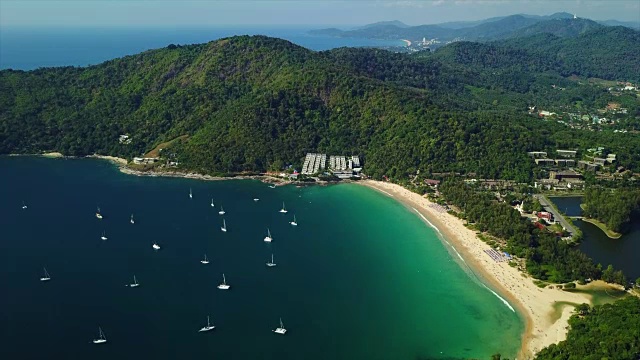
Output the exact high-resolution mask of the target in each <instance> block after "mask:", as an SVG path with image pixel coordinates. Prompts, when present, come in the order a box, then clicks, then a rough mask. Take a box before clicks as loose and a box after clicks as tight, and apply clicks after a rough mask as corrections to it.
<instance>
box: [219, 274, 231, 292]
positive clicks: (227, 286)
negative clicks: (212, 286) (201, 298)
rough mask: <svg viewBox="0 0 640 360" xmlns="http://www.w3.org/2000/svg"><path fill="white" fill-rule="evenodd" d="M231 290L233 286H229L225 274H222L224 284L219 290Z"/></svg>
mask: <svg viewBox="0 0 640 360" xmlns="http://www.w3.org/2000/svg"><path fill="white" fill-rule="evenodd" d="M230 288H231V285H227V279H226V278H225V277H224V274H222V284H220V285H218V289H220V290H229V289H230Z"/></svg>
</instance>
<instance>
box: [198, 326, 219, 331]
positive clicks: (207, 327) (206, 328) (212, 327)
mask: <svg viewBox="0 0 640 360" xmlns="http://www.w3.org/2000/svg"><path fill="white" fill-rule="evenodd" d="M215 328H216V327H215V326H205V327H203V328H202V329H200V330H198V332H205V331H211V330H213V329H215Z"/></svg>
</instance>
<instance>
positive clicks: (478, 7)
mask: <svg viewBox="0 0 640 360" xmlns="http://www.w3.org/2000/svg"><path fill="white" fill-rule="evenodd" d="M559 11H567V12H570V13H577V14H578V16H580V17H586V18H590V19H596V20H608V19H616V20H624V21H640V1H639V0H600V1H593V0H342V1H332V0H327V1H319V0H288V1H286V0H284V1H282V0H281V1H272V0H234V1H224V0H220V1H216V0H196V1H193V0H185V1H179V0H142V1H141V0H65V1H59V0H1V1H0V24H1V25H2V26H34V25H39V26H51V25H54V26H159V25H160V26H188V25H247V24H259V25H329V24H332V25H338V26H340V25H356V24H367V23H371V22H376V21H382V20H401V21H404V22H406V23H407V24H410V25H419V24H433V23H439V22H446V21H458V20H478V19H484V18H488V17H493V16H502V15H511V14H516V13H526V14H538V15H548V14H552V13H554V12H559Z"/></svg>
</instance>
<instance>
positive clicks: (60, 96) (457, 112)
mask: <svg viewBox="0 0 640 360" xmlns="http://www.w3.org/2000/svg"><path fill="white" fill-rule="evenodd" d="M482 46H485V45H482ZM491 49H496V48H495V46H493V45H492V46H491V47H489V48H477V45H475V44H472V43H459V44H454V45H452V46H451V49H450V50H447V51H449V52H454V53H460V52H461V51H463V50H464V54H465V55H464V56H465V59H468V60H464V61H462V62H460V61H461V60H460V59H459V58H458V57H454V58H453V59H449V58H448V57H447V56H445V55H446V53H447V51H444V52H443V55H439V56H428V55H427V56H424V55H422V54H418V55H415V56H411V55H406V54H404V55H403V54H394V53H391V52H387V51H383V50H376V49H336V50H333V51H328V52H321V53H316V52H312V51H309V50H307V49H304V48H302V47H299V46H295V45H293V44H291V43H289V42H287V41H283V40H279V39H273V38H267V37H263V36H253V37H248V36H243V37H234V38H228V39H222V40H218V41H215V42H211V43H208V44H201V45H189V46H175V45H173V46H169V47H167V48H164V49H158V50H151V51H146V52H144V53H141V54H138V55H134V56H127V57H124V58H121V59H115V60H111V61H107V62H105V63H103V64H100V65H96V66H90V67H87V68H73V67H64V68H45V69H39V70H35V71H29V72H24V71H12V70H5V71H1V72H0V153H35V152H40V151H59V152H62V153H63V154H66V155H87V154H93V153H100V154H107V155H117V156H121V157H126V158H132V157H133V156H138V155H140V154H142V153H145V152H147V151H149V150H151V149H153V148H154V147H155V146H156V145H158V144H160V143H163V142H166V141H168V140H171V139H174V138H177V137H178V136H181V135H189V137H188V138H187V140H184V141H182V142H175V143H174V144H173V146H174V151H173V152H175V153H176V154H177V157H178V160H179V162H180V166H181V168H183V169H184V170H195V171H199V172H203V173H210V174H227V173H233V172H243V171H251V172H254V171H264V170H267V169H269V168H271V167H272V166H273V164H294V165H299V164H300V162H301V160H302V158H303V156H304V154H305V153H306V152H310V151H319V152H326V153H330V154H347V155H351V154H353V155H361V156H363V158H364V160H365V172H366V173H367V174H368V175H370V176H373V177H381V176H383V175H387V176H390V177H404V176H407V175H409V174H412V173H414V172H415V171H416V170H420V171H422V173H430V172H442V171H456V172H461V173H467V172H475V173H476V174H478V176H481V177H485V178H508V179H516V180H518V181H528V180H530V179H532V177H533V163H532V162H531V161H530V159H528V158H527V156H526V152H527V151H532V150H546V149H553V148H557V147H559V146H562V147H578V146H591V145H592V144H593V142H597V143H598V144H599V145H603V146H607V147H608V148H611V149H613V150H614V151H616V152H617V153H618V161H619V164H620V165H622V166H626V167H629V168H632V169H634V168H636V169H640V155H638V154H640V138H639V137H637V136H635V135H633V134H615V136H613V135H611V132H602V133H591V132H586V131H578V130H571V129H567V128H566V127H565V126H563V125H560V124H557V123H548V122H547V123H542V122H539V121H532V118H531V117H530V116H528V115H527V114H526V112H525V110H526V108H527V105H529V104H530V103H531V101H533V100H535V101H537V102H540V103H542V104H544V103H547V104H564V103H566V102H567V101H569V102H570V101H571V99H574V98H577V99H581V100H580V101H582V102H585V103H586V102H588V101H591V102H595V101H597V99H601V98H602V99H604V98H606V97H607V96H608V94H607V93H606V92H598V91H596V90H595V89H594V88H593V87H591V86H581V85H577V84H575V83H572V82H569V81H567V80H563V79H562V78H561V77H560V76H558V75H557V74H555V75H554V74H553V73H542V72H540V71H543V70H545V69H547V65H542V64H541V65H536V64H535V62H534V63H532V64H524V65H523V64H520V65H518V64H519V63H521V61H520V57H521V56H525V55H522V53H521V51H519V50H517V51H515V50H509V49H508V48H503V49H498V50H495V51H494V50H491ZM476 50H477V51H476ZM491 59H495V60H491ZM496 69H500V71H499V72H498V73H496ZM525 69H527V71H524V70H525ZM551 82H554V83H558V84H564V86H566V90H565V91H562V92H561V94H560V92H557V91H556V92H550V90H549V89H550V86H549V83H551ZM594 91H595V92H594ZM605 103H606V102H605ZM120 134H128V135H129V136H130V137H131V143H130V144H120V143H119V142H118V136H119V135H120Z"/></svg>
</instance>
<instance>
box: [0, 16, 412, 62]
mask: <svg viewBox="0 0 640 360" xmlns="http://www.w3.org/2000/svg"><path fill="white" fill-rule="evenodd" d="M308 30H311V28H307V27H292V26H289V27H265V26H263V27H247V26H242V27H234V26H225V27H202V26H201V27H180V28H152V27H139V28H135V27H133V28H131V27H113V28H64V27H62V28H61V27H56V28H48V27H28V28H27V27H0V69H8V68H12V69H19V70H31V69H35V68H38V67H49V66H69V65H74V66H87V65H94V64H98V63H101V62H103V61H106V60H110V59H113V58H117V57H122V56H125V55H132V54H137V53H139V52H142V51H145V50H149V49H156V48H161V47H165V46H167V45H169V44H182V45H184V44H198V43H205V42H209V41H212V40H216V39H220V38H223V37H228V36H234V35H258V34H259V35H267V36H272V37H278V38H282V39H285V40H289V41H291V42H293V43H295V44H298V45H300V46H304V47H306V48H309V49H311V50H317V51H320V50H329V49H333V48H336V47H343V46H389V45H394V46H402V45H403V44H404V43H403V42H402V41H401V40H372V39H341V38H334V37H329V36H312V35H309V34H307V31H308Z"/></svg>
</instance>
